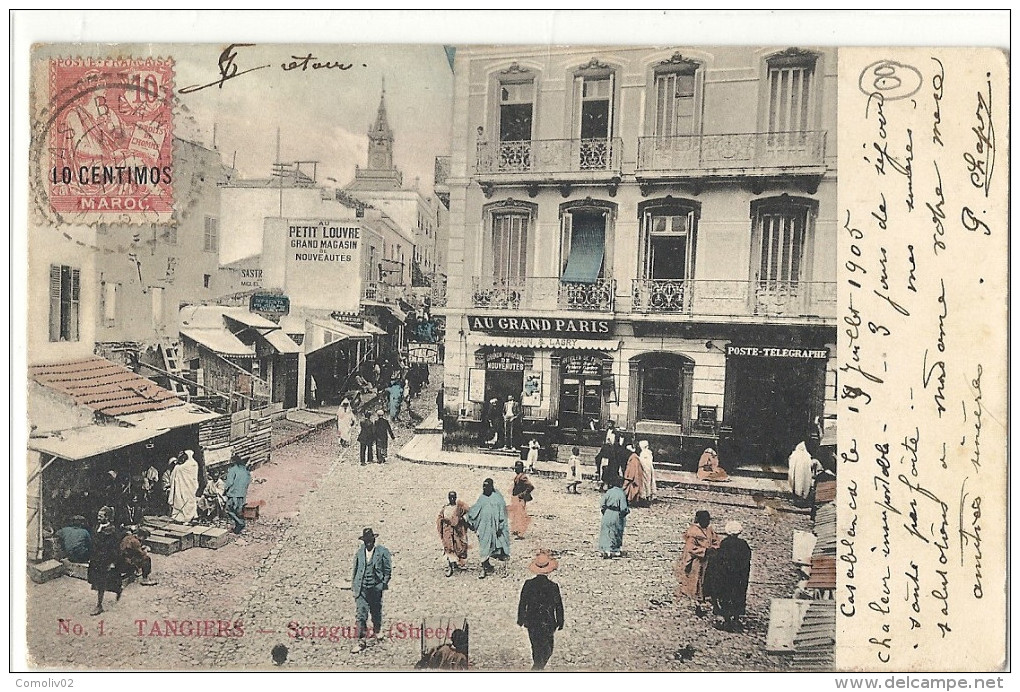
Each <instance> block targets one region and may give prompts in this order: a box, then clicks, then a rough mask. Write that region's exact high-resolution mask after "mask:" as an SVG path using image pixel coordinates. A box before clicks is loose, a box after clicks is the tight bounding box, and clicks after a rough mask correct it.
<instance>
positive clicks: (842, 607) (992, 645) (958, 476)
mask: <svg viewBox="0 0 1020 692" xmlns="http://www.w3.org/2000/svg"><path fill="white" fill-rule="evenodd" d="M876 57H880V58H881V59H879V60H876ZM839 69H840V75H841V84H840V94H839V125H840V129H839V176H840V178H839V208H840V223H841V226H842V230H841V233H840V246H839V253H840V255H839V256H840V266H841V267H842V272H841V274H842V275H841V284H840V290H839V301H840V303H839V315H838V320H839V347H838V358H839V382H838V392H839V398H840V410H839V417H840V427H839V448H840V454H839V468H838V485H839V491H838V503H839V525H838V526H839V535H838V541H837V542H838V546H839V562H838V564H839V565H840V568H839V569H838V571H837V580H838V588H837V592H836V597H837V600H838V607H837V612H838V613H839V615H838V635H837V659H836V662H837V666H838V667H840V668H843V669H869V670H876V669H877V670H882V669H887V670H890V671H893V670H919V669H925V670H969V669H973V670H987V669H990V668H995V667H998V666H1001V665H1003V664H1004V661H1005V631H1006V630H1005V624H1006V616H1007V614H1006V600H1005V576H1006V561H1005V557H1006V534H1005V525H1006V501H1007V483H1006V464H1005V461H1006V459H1005V457H1006V447H1005V444H1006V437H1005V435H1006V427H1005V426H1006V334H1007V331H1006V330H1007V328H1008V324H1007V315H1006V300H1007V269H1008V268H1007V263H1006V258H1007V194H1008V177H1007V173H1008V161H1007V160H1006V157H1007V151H1008V148H1007V142H1006V134H1007V127H1006V125H1007V119H1008V115H1009V114H1008V110H1007V108H1006V105H1007V104H1006V99H1007V90H1008V69H1007V63H1006V58H1005V56H1004V55H1003V54H1002V53H1001V52H998V51H994V50H980V49H913V48H909V49H890V50H888V51H885V52H884V53H883V54H882V55H881V56H877V55H876V53H875V50H874V49H841V51H840V68H839Z"/></svg>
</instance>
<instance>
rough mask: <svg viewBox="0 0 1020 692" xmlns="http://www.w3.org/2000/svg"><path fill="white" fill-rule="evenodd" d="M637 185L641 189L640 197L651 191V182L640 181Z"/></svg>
mask: <svg viewBox="0 0 1020 692" xmlns="http://www.w3.org/2000/svg"><path fill="white" fill-rule="evenodd" d="M638 187H639V188H640V190H641V196H642V197H647V196H648V195H649V194H650V193H651V191H652V184H651V183H641V184H640V185H639V186H638Z"/></svg>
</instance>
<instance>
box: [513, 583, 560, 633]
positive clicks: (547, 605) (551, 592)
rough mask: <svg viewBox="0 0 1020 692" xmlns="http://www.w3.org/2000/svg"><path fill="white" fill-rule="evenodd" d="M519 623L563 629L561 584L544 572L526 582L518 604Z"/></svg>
mask: <svg viewBox="0 0 1020 692" xmlns="http://www.w3.org/2000/svg"><path fill="white" fill-rule="evenodd" d="M517 624H518V625H523V626H524V627H527V628H529V629H530V628H532V627H535V628H538V629H549V630H551V629H553V628H555V629H559V630H561V629H563V599H562V598H560V587H559V585H558V584H557V583H556V582H554V581H551V580H550V579H549V577H547V576H545V575H544V574H539V575H538V576H536V577H534V578H533V579H529V580H528V581H526V582H524V587H523V588H521V602H520V605H518V606H517Z"/></svg>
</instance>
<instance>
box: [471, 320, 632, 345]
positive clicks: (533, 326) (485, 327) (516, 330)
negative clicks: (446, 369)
mask: <svg viewBox="0 0 1020 692" xmlns="http://www.w3.org/2000/svg"><path fill="white" fill-rule="evenodd" d="M468 326H469V327H470V329H471V331H473V332H482V333H484V334H493V335H498V336H562V337H570V338H573V339H604V338H605V337H607V336H610V335H612V333H613V328H614V326H615V325H614V322H613V320H602V319H592V318H588V317H528V316H516V315H515V316H513V317H503V316H499V317H494V316H482V315H468Z"/></svg>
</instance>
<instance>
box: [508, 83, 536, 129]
mask: <svg viewBox="0 0 1020 692" xmlns="http://www.w3.org/2000/svg"><path fill="white" fill-rule="evenodd" d="M534 100H535V83H534V81H532V80H530V79H529V80H527V81H521V82H501V83H500V85H499V141H500V142H521V141H530V140H531V125H532V120H533V118H534Z"/></svg>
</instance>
